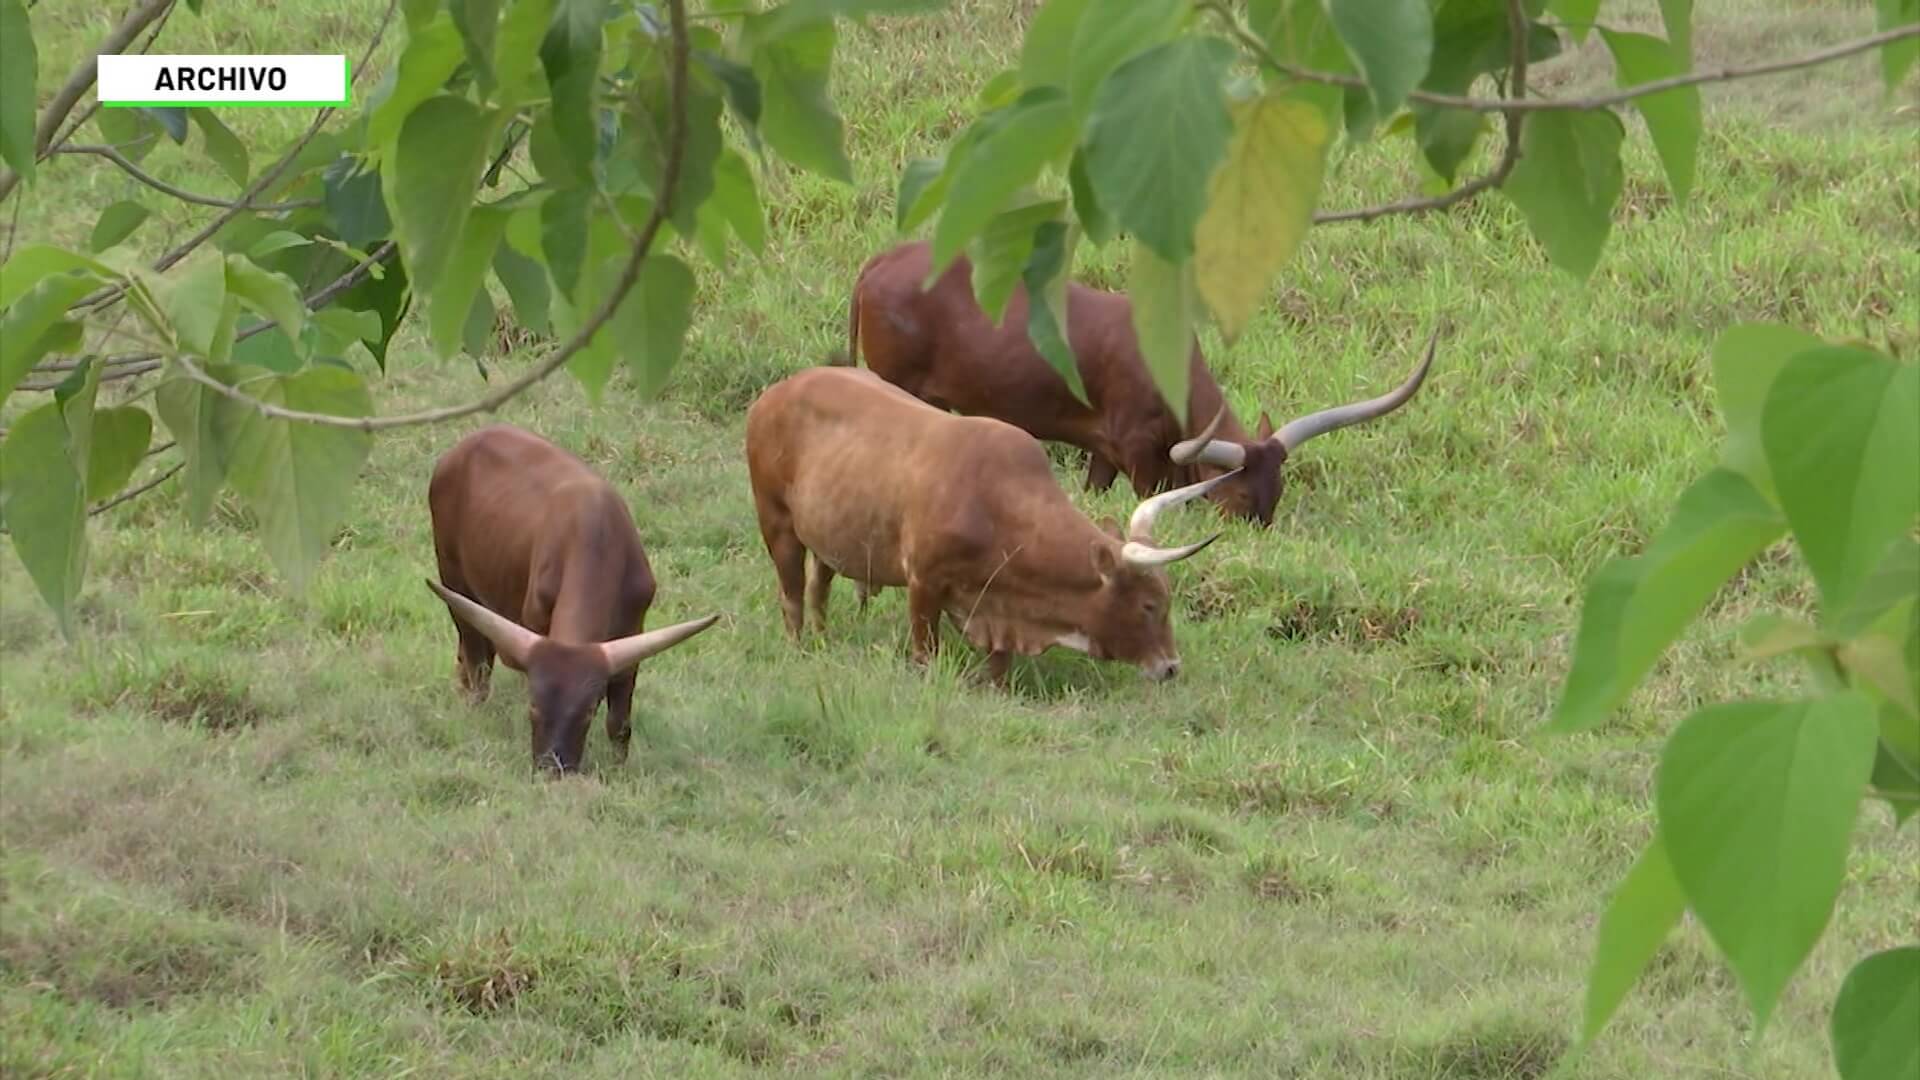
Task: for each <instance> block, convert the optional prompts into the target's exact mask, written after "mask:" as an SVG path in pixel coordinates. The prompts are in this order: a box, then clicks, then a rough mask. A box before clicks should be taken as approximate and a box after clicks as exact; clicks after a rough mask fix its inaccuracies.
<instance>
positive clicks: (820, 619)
mask: <svg viewBox="0 0 1920 1080" xmlns="http://www.w3.org/2000/svg"><path fill="white" fill-rule="evenodd" d="M807 561H808V562H809V563H811V564H812V566H813V579H812V580H810V581H808V582H807V607H808V608H809V609H811V610H812V611H813V628H814V629H815V630H817V631H819V632H821V633H825V632H826V629H827V598H828V597H829V596H831V595H832V593H833V567H831V566H828V565H827V563H826V560H824V559H822V558H821V557H820V555H819V553H818V552H815V553H813V554H812V555H811V557H810V558H808V560H807Z"/></svg>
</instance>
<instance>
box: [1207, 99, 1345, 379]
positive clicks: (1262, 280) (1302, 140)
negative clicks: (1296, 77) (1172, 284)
mask: <svg viewBox="0 0 1920 1080" xmlns="http://www.w3.org/2000/svg"><path fill="white" fill-rule="evenodd" d="M1331 135H1332V132H1331V131H1330V130H1329V129H1328V127H1327V122H1326V119H1325V117H1324V116H1323V114H1322V113H1321V112H1320V110H1319V109H1317V108H1315V107H1314V106H1313V105H1312V104H1310V103H1308V102H1306V101H1303V100H1301V99H1299V98H1297V97H1288V96H1283V95H1279V94H1268V95H1266V96H1265V97H1260V98H1255V99H1253V100H1251V101H1247V102H1243V103H1241V104H1238V105H1235V106H1233V141H1232V142H1231V143H1230V144H1228V146H1227V159H1226V161H1224V162H1222V163H1221V165H1220V168H1219V169H1218V170H1216V171H1215V172H1214V174H1213V179H1212V181H1211V183H1210V186H1209V190H1208V193H1207V209H1206V212H1205V213H1203V214H1202V215H1201V216H1200V224H1199V227H1198V229H1197V230H1196V232H1195V235H1194V254H1193V265H1194V271H1195V275H1196V278H1197V282H1198V285H1199V288H1200V296H1201V298H1202V299H1204V300H1206V302H1207V307H1208V309H1209V310H1211V311H1212V312H1213V317H1214V319H1215V320H1217V321H1218V322H1219V324H1220V332H1221V333H1222V334H1223V335H1224V336H1225V337H1226V338H1227V340H1228V341H1232V340H1233V339H1234V338H1235V337H1237V336H1239V334H1240V330H1241V329H1242V328H1243V327H1245V326H1246V324H1247V319H1249V318H1250V317H1252V315H1253V313H1254V311H1255V310H1256V309H1257V308H1258V307H1259V306H1260V300H1261V298H1262V297H1263V296H1264V295H1265V294H1266V291H1267V283H1268V281H1270V280H1271V279H1272V277H1273V275H1274V272H1275V271H1277V270H1279V269H1280V267H1281V266H1283V265H1285V264H1286V261H1287V260H1288V259H1290V258H1292V257H1293V253H1294V251H1295V250H1297V249H1298V248H1299V247H1300V241H1301V240H1302V239H1303V238H1304V237H1305V236H1306V234H1307V229H1308V227H1309V226H1310V225H1311V224H1312V222H1313V208H1314V205H1315V204H1316V203H1317V202H1319V199H1320V176H1321V170H1322V167H1323V165H1324V164H1325V162H1326V154H1327V144H1328V142H1329V141H1330V137H1331Z"/></svg>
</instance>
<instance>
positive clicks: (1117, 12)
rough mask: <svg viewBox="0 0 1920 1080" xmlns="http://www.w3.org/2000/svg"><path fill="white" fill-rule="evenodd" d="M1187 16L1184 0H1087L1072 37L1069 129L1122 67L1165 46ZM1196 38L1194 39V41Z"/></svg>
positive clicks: (1082, 116) (1077, 122)
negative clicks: (1155, 47) (1070, 124)
mask: <svg viewBox="0 0 1920 1080" xmlns="http://www.w3.org/2000/svg"><path fill="white" fill-rule="evenodd" d="M1186 14H1187V4H1186V2H1185V0H1090V2H1089V3H1088V4H1087V9H1086V11H1085V12H1083V13H1082V15H1081V17H1080V19H1079V20H1078V23H1079V25H1078V26H1076V27H1075V29H1074V34H1073V77H1072V83H1071V85H1070V86H1069V89H1070V90H1071V92H1072V100H1073V125H1074V126H1075V127H1076V128H1077V127H1079V125H1080V121H1081V120H1082V119H1084V118H1085V117H1086V116H1087V113H1088V111H1089V110H1090V109H1093V108H1094V107H1095V105H1094V103H1095V101H1096V100H1097V98H1098V96H1099V95H1100V93H1101V92H1102V85H1103V84H1104V83H1105V82H1106V81H1107V77H1108V76H1109V75H1112V74H1113V73H1114V72H1115V71H1116V70H1117V69H1118V68H1119V67H1120V65H1121V64H1123V63H1125V62H1126V61H1127V60H1128V59H1129V58H1131V57H1134V56H1137V55H1138V54H1140V53H1141V52H1144V51H1146V50H1147V49H1150V48H1153V47H1154V46H1156V45H1160V44H1161V43H1163V42H1165V41H1166V40H1167V39H1168V38H1169V37H1171V36H1172V35H1173V32H1174V30H1175V29H1177V28H1178V27H1179V25H1180V20H1181V19H1183V18H1185V17H1186ZM1195 40H1198V39H1195Z"/></svg>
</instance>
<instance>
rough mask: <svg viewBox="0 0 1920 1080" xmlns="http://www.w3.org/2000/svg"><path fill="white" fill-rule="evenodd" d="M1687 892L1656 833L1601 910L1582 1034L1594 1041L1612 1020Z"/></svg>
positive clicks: (1683, 906)
mask: <svg viewBox="0 0 1920 1080" xmlns="http://www.w3.org/2000/svg"><path fill="white" fill-rule="evenodd" d="M1686 909H1687V898H1686V895H1685V894H1684V893H1682V892H1681V891H1680V883H1679V881H1677V880H1675V878H1674V876H1673V865H1672V864H1671V863H1669V862H1668V861H1667V849H1666V847H1665V845H1663V844H1662V843H1661V842H1660V838H1659V837H1658V836H1655V837H1654V838H1653V842H1652V843H1649V844H1648V845H1647V849H1646V850H1645V851H1643V852H1641V853H1640V857H1639V858H1638V859H1636V860H1634V864H1633V869H1631V870H1629V871H1627V876H1626V879H1625V880H1624V881H1622V882H1620V887H1619V888H1618V889H1616V890H1615V891H1614V894H1613V899H1612V900H1611V901H1609V902H1608V904H1607V910H1606V913H1605V914H1603V915H1601V916H1600V940H1599V941H1598V942H1597V943H1596V944H1595V946H1594V950H1593V974H1592V975H1590V976H1588V978H1587V1005H1586V1016H1585V1018H1584V1019H1583V1020H1582V1021H1581V1028H1580V1040H1581V1041H1582V1042H1591V1041H1593V1037H1594V1036H1595V1035H1598V1034H1600V1030H1601V1029H1602V1028H1604V1027H1606V1026H1607V1021H1608V1020H1609V1019H1611V1018H1612V1017H1613V1014H1614V1011H1615V1010H1617V1009H1618V1008H1620V1003H1621V1002H1622V1001H1624V1000H1626V997H1627V992H1628V991H1629V990H1632V989H1633V984H1634V982H1635V981H1636V980H1638V979H1639V978H1640V973H1641V972H1643V971H1645V970H1646V969H1647V965H1648V964H1649V963H1651V962H1652V961H1653V957H1654V955H1655V954H1656V953H1658V952H1659V951H1660V945H1661V943H1662V942H1664V941H1666V939H1667V934H1668V933H1670V932H1671V931H1672V930H1673V928H1674V926H1675V924H1677V923H1678V922H1679V921H1680V916H1681V915H1682V914H1683V913H1684V912H1685V911H1686Z"/></svg>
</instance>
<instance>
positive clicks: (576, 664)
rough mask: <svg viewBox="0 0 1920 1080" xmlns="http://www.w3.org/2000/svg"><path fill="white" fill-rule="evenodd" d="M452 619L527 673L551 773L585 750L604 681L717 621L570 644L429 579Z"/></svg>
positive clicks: (539, 763)
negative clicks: (454, 618)
mask: <svg viewBox="0 0 1920 1080" xmlns="http://www.w3.org/2000/svg"><path fill="white" fill-rule="evenodd" d="M427 587H428V588H430V589H432V590H433V591H434V593H435V594H437V595H438V596H439V597H440V599H442V600H445V601H446V602H447V607H449V608H451V609H452V611H453V614H454V616H455V617H456V618H458V619H459V620H460V621H461V622H463V623H465V624H467V625H468V626H470V627H472V628H473V629H474V631H475V632H477V633H479V634H482V635H485V637H486V639H487V640H488V641H490V642H492V643H493V647H494V649H495V650H496V651H497V652H499V654H500V656H501V658H502V659H504V660H506V661H508V662H509V663H510V664H511V665H512V666H514V667H517V668H519V669H520V670H522V671H525V672H526V673H527V704H528V712H529V714H530V719H531V720H532V722H533V763H534V765H535V766H536V767H538V768H542V769H548V770H551V771H553V772H558V773H567V772H574V771H577V770H578V769H579V768H580V757H581V754H582V752H583V751H584V750H585V749H586V744H587V730H588V729H589V728H590V727H592V726H593V717H594V714H595V713H596V712H598V711H599V706H600V701H601V699H602V698H604V697H606V693H607V682H608V680H610V679H612V678H613V677H614V676H616V675H621V674H624V673H625V672H628V671H631V670H633V668H634V667H635V666H636V665H638V664H639V663H640V661H642V660H645V659H646V658H647V657H649V656H653V655H655V654H656V653H662V652H665V651H666V650H668V649H671V648H673V647H674V646H675V645H678V644H680V643H681V642H683V641H685V640H687V639H688V638H690V637H692V636H694V635H695V634H698V633H699V632H700V631H702V630H705V629H706V628H707V627H709V626H712V625H713V624H714V623H716V622H718V621H719V619H720V616H718V615H709V616H707V617H706V618H704V619H694V620H693V621H691V622H683V623H679V624H677V625H674V626H669V627H666V628H665V629H661V630H649V631H647V632H646V633H644V634H634V635H632V636H629V637H623V638H615V639H614V640H612V641H600V642H590V643H587V644H568V643H566V642H563V641H555V640H553V639H552V638H550V637H547V636H545V635H543V634H536V633H534V632H533V631H531V630H529V629H527V628H526V627H524V626H521V625H520V624H519V623H516V622H514V621H513V620H512V619H509V618H507V617H506V616H504V615H502V614H500V613H499V612H496V611H494V610H492V609H490V608H488V607H486V606H485V605H482V604H477V603H475V602H474V601H472V600H470V599H468V598H467V597H464V596H461V595H460V594H459V593H456V592H454V591H453V590H451V589H448V588H445V587H444V586H442V585H441V584H440V583H439V582H437V581H428V582H427Z"/></svg>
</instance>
